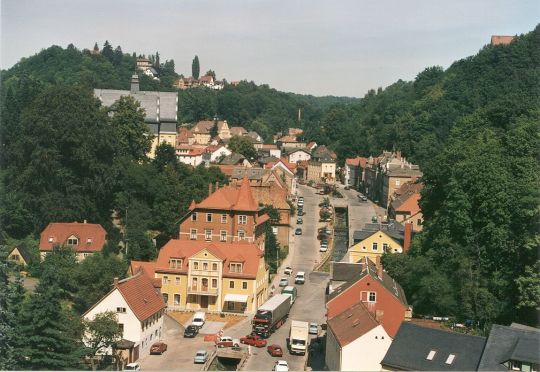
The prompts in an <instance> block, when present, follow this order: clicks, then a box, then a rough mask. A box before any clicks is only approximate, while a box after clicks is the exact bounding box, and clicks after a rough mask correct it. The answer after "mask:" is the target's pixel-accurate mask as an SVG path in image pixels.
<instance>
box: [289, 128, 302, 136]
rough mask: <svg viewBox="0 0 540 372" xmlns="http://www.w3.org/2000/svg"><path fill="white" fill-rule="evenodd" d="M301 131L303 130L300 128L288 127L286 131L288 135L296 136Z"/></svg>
mask: <svg viewBox="0 0 540 372" xmlns="http://www.w3.org/2000/svg"><path fill="white" fill-rule="evenodd" d="M302 133H304V131H303V130H302V129H300V128H289V131H288V134H289V136H292V137H298V136H299V135H301V134H302Z"/></svg>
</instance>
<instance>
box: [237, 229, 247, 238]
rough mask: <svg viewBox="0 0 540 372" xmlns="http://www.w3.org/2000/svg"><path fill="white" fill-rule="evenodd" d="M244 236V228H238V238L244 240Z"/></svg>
mask: <svg viewBox="0 0 540 372" xmlns="http://www.w3.org/2000/svg"><path fill="white" fill-rule="evenodd" d="M245 237H246V232H245V231H244V230H238V240H244V239H245Z"/></svg>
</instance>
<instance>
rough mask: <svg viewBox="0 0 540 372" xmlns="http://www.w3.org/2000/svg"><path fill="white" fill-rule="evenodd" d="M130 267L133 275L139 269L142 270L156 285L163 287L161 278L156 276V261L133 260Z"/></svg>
mask: <svg viewBox="0 0 540 372" xmlns="http://www.w3.org/2000/svg"><path fill="white" fill-rule="evenodd" d="M129 269H130V272H131V275H135V274H137V273H138V272H139V271H142V272H143V274H144V275H146V276H147V277H148V278H149V279H150V280H151V281H152V284H153V285H154V287H156V288H161V279H159V278H156V275H155V271H156V263H155V262H146V261H133V260H132V261H131V262H130V263H129Z"/></svg>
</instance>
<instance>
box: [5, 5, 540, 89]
mask: <svg viewBox="0 0 540 372" xmlns="http://www.w3.org/2000/svg"><path fill="white" fill-rule="evenodd" d="M0 1H1V4H2V8H1V11H2V14H1V43H2V44H1V64H2V65H1V67H2V68H3V69H5V68H9V67H11V66H12V65H13V64H15V63H16V62H17V61H18V60H19V59H20V58H21V57H27V56H31V55H33V54H35V53H37V52H39V51H40V50H41V49H43V48H47V47H49V46H51V45H53V44H56V45H60V46H62V47H66V46H67V45H68V44H69V43H73V44H74V45H75V46H76V47H78V48H80V49H82V48H90V49H91V48H92V47H93V46H94V42H96V41H97V42H98V44H99V45H100V47H101V46H102V45H103V42H104V41H105V40H109V41H110V42H111V44H112V45H113V47H116V46H117V45H120V46H121V47H122V50H123V51H124V52H129V53H132V52H134V51H135V52H137V54H153V53H155V52H156V51H159V53H160V56H161V60H162V61H164V60H165V59H174V61H175V64H176V72H178V73H182V74H184V75H191V61H192V59H193V57H194V56H195V55H196V54H197V55H198V56H199V60H200V63H201V72H205V71H207V70H208V69H213V70H214V71H216V74H217V77H218V78H223V77H224V78H226V79H227V80H229V81H231V80H241V79H247V80H253V81H255V82H256V83H257V84H263V83H266V84H269V85H270V86H271V87H274V88H276V89H279V90H283V91H290V92H297V93H309V94H314V95H346V96H355V97H361V96H363V95H364V94H365V93H366V92H367V90H368V89H370V88H377V87H380V86H382V87H386V86H388V85H389V84H391V83H393V82H395V81H396V80H397V79H400V78H401V79H404V80H411V79H414V77H415V76H416V74H417V73H418V72H420V71H422V70H423V69H424V68H425V67H427V66H432V65H441V66H443V67H444V68H447V67H448V66H449V65H450V64H451V63H452V62H453V61H455V60H457V59H460V58H463V57H466V56H469V55H472V54H475V53H476V52H478V50H479V49H480V48H482V46H484V45H485V44H487V43H489V40H490V37H491V35H493V34H499V35H514V34H521V33H526V32H528V31H531V30H532V29H533V28H534V27H535V26H536V25H537V24H538V23H539V21H540V1H538V0H530V1H529V0H524V1H518V0H513V1H509V0H508V1H506V0H491V1H479V0H448V1H436V0H425V1H417V0H405V1H404V0H396V1H386V0H373V1H364V0H350V1H349V0H331V1H330V0H327V1H323V0H303V1H296V0H284V1H262V0H243V1H240V0H220V1H205V0H192V1H191V0H186V1H184V0H152V1H149V0H145V1H139V0H129V1H128V0H0Z"/></svg>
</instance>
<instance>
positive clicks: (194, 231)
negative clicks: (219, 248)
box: [189, 229, 197, 240]
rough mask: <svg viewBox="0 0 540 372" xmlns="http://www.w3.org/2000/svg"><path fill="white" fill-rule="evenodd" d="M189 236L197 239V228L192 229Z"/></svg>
mask: <svg viewBox="0 0 540 372" xmlns="http://www.w3.org/2000/svg"><path fill="white" fill-rule="evenodd" d="M189 238H190V239H191V240H197V229H191V231H190V233H189Z"/></svg>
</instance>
